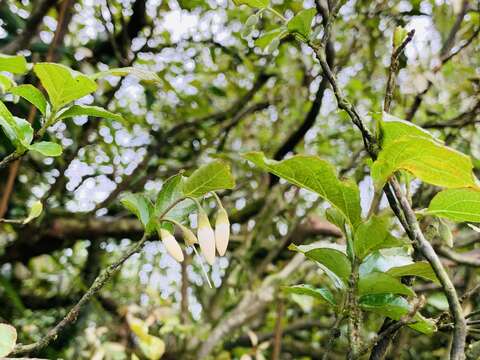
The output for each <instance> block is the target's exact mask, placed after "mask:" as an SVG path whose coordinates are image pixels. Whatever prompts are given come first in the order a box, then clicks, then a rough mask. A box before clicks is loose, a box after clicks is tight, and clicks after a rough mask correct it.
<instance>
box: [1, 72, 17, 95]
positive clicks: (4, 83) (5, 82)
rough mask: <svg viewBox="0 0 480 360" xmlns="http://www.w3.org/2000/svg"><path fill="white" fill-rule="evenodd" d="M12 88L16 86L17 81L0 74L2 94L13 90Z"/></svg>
mask: <svg viewBox="0 0 480 360" xmlns="http://www.w3.org/2000/svg"><path fill="white" fill-rule="evenodd" d="M12 86H16V83H15V81H13V80H12V79H10V78H9V77H8V76H5V75H3V74H0V87H1V92H2V94H3V93H5V92H7V91H8V90H9V89H11V88H12Z"/></svg>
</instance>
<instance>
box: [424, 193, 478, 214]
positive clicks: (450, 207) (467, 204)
mask: <svg viewBox="0 0 480 360" xmlns="http://www.w3.org/2000/svg"><path fill="white" fill-rule="evenodd" d="M428 213H429V214H431V215H435V216H439V217H444V218H448V219H451V220H454V221H471V222H480V190H478V189H468V188H467V189H447V190H443V191H441V192H439V193H438V194H437V195H435V197H434V198H433V199H432V201H431V202H430V206H429V207H428Z"/></svg>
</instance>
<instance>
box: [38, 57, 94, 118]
mask: <svg viewBox="0 0 480 360" xmlns="http://www.w3.org/2000/svg"><path fill="white" fill-rule="evenodd" d="M33 71H34V72H35V74H36V75H37V76H38V78H39V79H40V82H41V83H42V85H43V87H44V88H45V90H46V91H47V94H48V97H49V98H50V102H51V103H52V106H53V108H54V109H55V110H58V109H60V108H61V107H62V106H64V105H66V104H68V103H70V102H72V101H74V100H77V99H80V98H82V97H84V96H85V95H88V94H90V93H92V92H94V91H95V90H97V84H96V83H95V81H93V80H92V79H90V78H89V77H88V76H86V75H83V74H81V73H79V72H76V71H74V70H72V69H70V68H68V67H66V66H64V65H60V64H54V63H38V64H35V65H34V66H33Z"/></svg>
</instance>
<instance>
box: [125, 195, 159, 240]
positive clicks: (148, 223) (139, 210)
mask: <svg viewBox="0 0 480 360" xmlns="http://www.w3.org/2000/svg"><path fill="white" fill-rule="evenodd" d="M120 202H121V203H122V205H123V206H124V207H125V208H127V209H128V210H130V211H131V212H132V213H133V214H135V216H136V217H137V218H138V219H139V220H140V222H141V223H142V225H143V226H144V227H145V231H146V232H147V233H150V232H152V231H154V230H155V226H154V224H155V222H154V217H153V214H154V209H153V205H152V203H151V202H150V200H149V199H147V198H146V197H145V196H144V195H142V194H131V193H129V194H126V195H124V196H123V197H122V199H121V200H120Z"/></svg>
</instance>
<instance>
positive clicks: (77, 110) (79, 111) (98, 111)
mask: <svg viewBox="0 0 480 360" xmlns="http://www.w3.org/2000/svg"><path fill="white" fill-rule="evenodd" d="M82 115H86V116H94V117H99V118H103V119H111V120H115V121H118V122H123V121H124V119H123V117H122V116H121V115H118V114H114V113H112V112H110V111H108V110H105V109H104V108H101V107H98V106H91V105H72V106H70V107H69V108H68V109H66V110H65V111H63V112H62V113H60V114H59V115H58V116H57V118H56V119H55V121H59V120H62V119H66V118H70V117H74V116H82Z"/></svg>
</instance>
